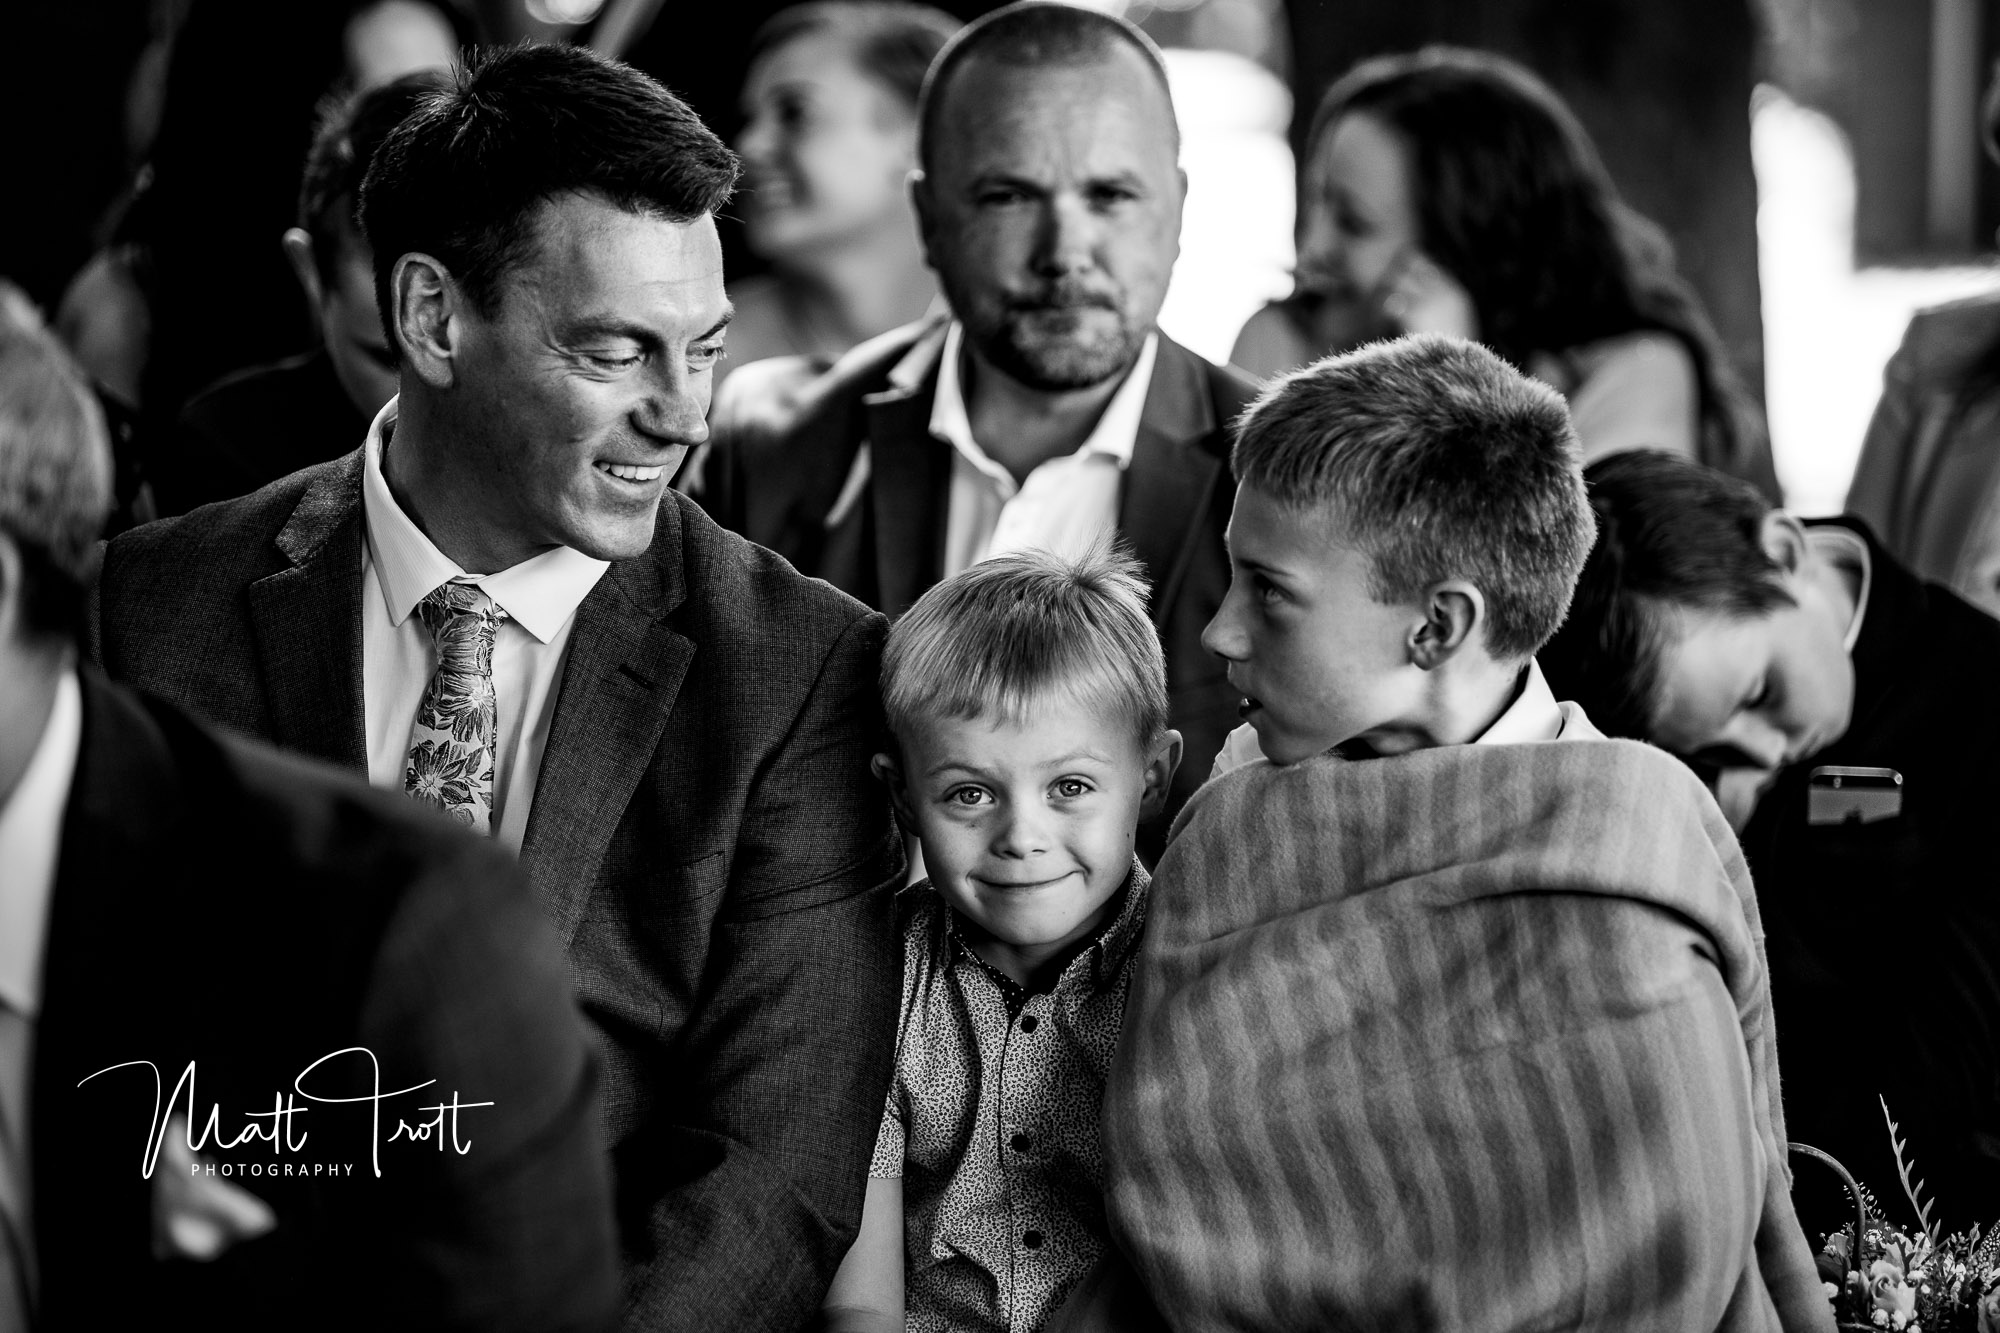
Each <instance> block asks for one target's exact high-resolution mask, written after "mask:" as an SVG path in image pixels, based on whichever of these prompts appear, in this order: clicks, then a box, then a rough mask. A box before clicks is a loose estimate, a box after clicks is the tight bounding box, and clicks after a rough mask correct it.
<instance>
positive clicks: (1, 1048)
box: [0, 671, 83, 1314]
mask: <svg viewBox="0 0 2000 1333" xmlns="http://www.w3.org/2000/svg"><path fill="white" fill-rule="evenodd" d="M82 744H83V691H82V689H81V688H80V687H79V686H78V685H77V681H76V674H75V673H74V672H72V671H64V672H63V674H62V679H60V680H59V681H57V682H56V697H55V705H54V707H52V708H51V709H50V710H49V720H48V722H47V723H46V724H45V725H44V726H43V727H42V738H41V739H40V740H39V741H37V742H36V743H35V753H34V754H33V756H32V757H30V758H29V760H28V767H27V768H26V769H24V770H23V771H22V773H21V779H20V781H19V782H18V783H16V784H15V786H14V791H13V794H12V795H10V796H9V797H8V798H7V801H6V804H4V805H0V1003H4V1005H5V1006H6V1008H7V1009H9V1010H11V1011H12V1012H13V1014H14V1015H18V1018H11V1017H10V1018H4V1019H0V1021H7V1022H18V1021H22V1020H25V1022H26V1024H27V1028H26V1032H27V1034H28V1039H27V1040H26V1041H25V1042H24V1043H22V1044H21V1045H20V1046H19V1048H18V1049H16V1048H15V1046H14V1044H13V1043H11V1042H9V1043H0V1052H4V1053H5V1056H6V1060H5V1064H4V1065H0V1115H4V1116H5V1118H6V1123H7V1125H8V1126H9V1127H10V1133H11V1134H12V1135H16V1136H18V1139H19V1141H18V1142H16V1143H15V1144H14V1152H15V1160H12V1161H9V1162H7V1163H6V1164H5V1169H6V1170H7V1173H8V1177H9V1179H11V1180H12V1181H13V1182H14V1188H16V1189H17V1190H19V1191H20V1195H21V1197H20V1209H21V1217H20V1218H19V1219H18V1221H19V1224H20V1225H22V1226H26V1225H27V1224H28V1219H29V1218H31V1217H32V1216H33V1215H34V1212H33V1209H34V1200H33V1199H32V1197H31V1196H30V1194H29V1190H30V1188H31V1186H32V1184H33V1175H34V1173H33V1170H32V1164H33V1162H34V1156H33V1154H32V1153H31V1152H30V1150H29V1144H28V1131H29V1125H28V1107H29V1103H30V1100H31V1099H30V1095H29V1088H28V1082H29V1077H30V1075H32V1074H33V1073H34V1042H33V1033H34V1023H35V1020H36V1018H37V1016H39V1015H40V1013H41V1010H42V962H43V958H44V957H45V955H46V952H47V944H48V938H47V937H48V925H49V902H50V900H51V899H52V898H53V897H54V895H55V887H56V857H57V854H58V853H59V852H60V850H61V846H62V823H63V810H64V809H65V808H66V807H67V806H68V805H69V791H70V783H71V781H72V780H73V779H74V778H75V776H76V760H77V754H78V752H79V750H80V749H81V748H82ZM22 1241H23V1243H24V1244H31V1243H32V1232H30V1233H28V1235H26V1236H23V1237H22ZM0 1243H4V1241H0ZM23 1257H24V1258H25V1259H26V1261H27V1262H28V1264H29V1266H30V1271H31V1272H32V1268H33V1264H34V1255H33V1252H32V1250H30V1252H29V1253H28V1254H27V1255H25V1256H23ZM0 1304H5V1302H0ZM4 1313H6V1312H5V1311H4V1310H0V1314H4Z"/></svg>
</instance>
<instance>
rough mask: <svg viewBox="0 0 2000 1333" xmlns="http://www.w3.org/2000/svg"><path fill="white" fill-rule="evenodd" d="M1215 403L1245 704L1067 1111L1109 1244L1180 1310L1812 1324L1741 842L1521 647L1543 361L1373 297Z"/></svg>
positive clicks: (1606, 1324) (1669, 767)
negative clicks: (1274, 372)
mask: <svg viewBox="0 0 2000 1333" xmlns="http://www.w3.org/2000/svg"><path fill="white" fill-rule="evenodd" d="M1238 432H1239V433H1238V439H1237V443H1236V448H1235V453H1234V455H1233V459H1232V465H1233V469H1234V472H1235V475H1236V479H1237V483H1238V484H1237V494H1236V507H1235V511H1234V514H1233V516H1232V518H1231V521H1230V526H1229V532H1228V540H1229V547H1230V560H1231V569H1232V577H1233V582H1232V584H1231V587H1230V590H1229V594H1228V597H1227V599H1226V600H1225V602H1224V603H1223V606H1222V608H1221V610H1220V611H1219V612H1218V613H1217V614H1216V616H1215V619H1214V621H1213V622H1212V623H1211V624H1210V626H1209V628H1208V630H1207V634H1206V641H1207V642H1208V644H1209V646H1210V647H1211V648H1212V649H1213V650H1214V651H1216V652H1217V653H1219V654H1220V655H1221V656H1223V657H1224V658H1226V659H1227V660H1228V662H1229V673H1230V677H1231V679H1232V680H1233V681H1234V682H1235V683H1236V685H1237V687H1238V688H1239V689H1241V690H1242V692H1243V694H1244V705H1243V711H1244V715H1245V718H1246V720H1247V721H1248V723H1249V725H1250V728H1251V729H1252V732H1253V734H1254V740H1255V745H1254V747H1248V745H1247V742H1248V739H1249V738H1247V737H1246V738H1241V739H1239V743H1238V746H1237V748H1236V754H1237V756H1238V758H1239V759H1240V760H1241V762H1240V764H1239V766H1238V767H1236V768H1235V769H1234V771H1231V772H1228V773H1225V774H1224V775H1223V776H1221V777H1220V778H1218V779H1217V780H1215V781H1212V782H1210V783H1209V784H1208V785H1207V786H1206V787H1204V788H1203V789H1202V791H1201V792H1199V793H1198V794H1197V795H1196V796H1195V798H1194V800H1193V801H1191V802H1190V803H1189V805H1188V806H1187V808H1186V811H1185V812H1184V813H1183V814H1182V815H1181V817H1180V819H1179V821H1178V823H1177V825H1176V828H1175V831H1174V834H1173V838H1172V840H1171V841H1170V842H1169V844H1168V847H1167V851H1166V855H1165V856H1164V857H1163V858H1162V860H1161V863H1160V866H1159V871H1158V875H1157V878H1156V879H1155V881H1154V889H1153V909H1152V911H1153V915H1152V918H1151V922H1150V925H1149V927H1148V939H1147V945H1146V951H1145V956H1144V958H1143V959H1142V960H1141V964H1140V967H1139V973H1138V977H1137V979H1136V980H1135V982H1134V987H1133V993H1132V999H1131V1004H1130V1007H1129V1010H1128V1013H1127V1016H1126V1018H1127V1022H1126V1032H1125V1037H1124V1044H1123V1046H1122V1048H1121V1051H1120V1055H1119V1060H1118V1065H1117V1067H1116V1069H1115V1070H1114V1072H1113V1075H1112V1077H1111V1079H1110V1081H1109V1086H1108V1088H1107V1092H1106V1098H1105V1104H1104V1111H1103V1115H1104V1135H1105V1151H1106V1156H1107V1170H1108V1175H1109V1182H1108V1186H1107V1208H1108V1211H1109V1215H1110V1219H1111V1225H1112V1228H1113V1231H1114V1234H1116V1235H1117V1236H1118V1238H1119V1240H1120V1243H1121V1246H1122V1247H1123V1249H1124V1250H1125V1253H1126V1254H1127V1256H1128V1257H1129V1259H1130V1261H1131V1264H1132V1267H1133V1270H1134V1271H1135V1272H1136V1274H1137V1284H1138V1285H1139V1286H1141V1287H1142V1288H1143V1289H1144V1290H1146V1291H1148V1292H1149V1293H1150V1295H1151V1297H1152V1299H1153V1303H1154V1304H1155V1306H1156V1307H1157V1308H1158V1310H1159V1311H1160V1313H1161V1314H1162V1315H1163V1316H1164V1317H1165V1319H1166V1322H1168V1323H1169V1324H1171V1325H1172V1326H1173V1327H1175V1328H1188V1329H1218V1328H1256V1329H1263V1330H1286V1329H1299V1330H1306V1329H1324V1328H1371V1329H1373V1328H1379V1329H1431V1328H1437V1329H1455V1330H1489V1329H1490V1330H1503V1329H1530V1328H1536V1329H1540V1328H1619V1329H1628V1328H1661V1329H1669V1328H1670V1329H1691V1330H1692V1329H1716V1328H1730V1329H1760V1330H1761V1329H1775V1328H1780V1327H1783V1328H1813V1329H1827V1330H1830V1329H1831V1328H1832V1320H1831V1315H1830V1311H1829V1306H1828V1304H1827V1301H1826V1298H1825V1296H1824V1295H1823V1294H1822V1292H1821V1289H1820V1284H1819V1279H1818V1276H1817V1274H1816V1273H1815V1272H1814V1269H1813V1261H1812V1255H1811V1253H1810V1251H1809V1249H1808V1248H1807V1245H1806V1242H1805V1238H1804V1236H1803V1234H1802V1233H1801V1231H1800V1229H1799V1225H1798V1221H1797V1219H1796V1217H1795V1216H1794V1214H1793V1212H1792V1207H1791V1202H1790V1199H1789V1196H1788V1193H1787V1187H1788V1184H1789V1172H1788V1169H1787V1166H1786V1145H1785V1138H1784V1127H1783V1119H1782V1116H1781V1113H1780V1111H1779V1102H1778V1083H1777V1061H1776V1054H1775V1051H1774V1048H1773V1045H1772V1039H1771V1029H1770V1006H1769V992H1768V989H1767V980H1766V973H1765V967H1764V958H1763V944H1762V932H1761V930H1760V928H1759V926H1758V922H1757V915H1756V900H1755V898H1754V896H1753V895H1752V893H1751V889H1750V882H1749V877H1748V875H1747V873H1746V871H1745V868H1744V863H1743V859H1742V856H1741V855H1740V853H1739V852H1738V850H1737V847H1736V843H1735V841H1734V839H1733V837H1732V836H1731V834H1730V832H1729V829H1728V826H1727V824H1726V823H1725V822H1724V820H1723V819H1722V816H1721V813H1720V812H1719V811H1718V810H1717V809H1716V807H1715V803H1714V802H1713V800H1711V799H1710V798H1709V796H1708V794H1707V792H1706V791H1705V790H1703V788H1702V787H1701V786H1700V784H1699V783H1698V782H1697V781H1696V780H1695V779H1694V778H1693V776H1692V775H1691V774H1690V773H1688V771H1687V770H1686V769H1685V768H1683V767H1682V766H1681V765H1679V764H1678V763H1676V762H1675V761H1674V760H1673V759H1671V758H1670V757H1668V756H1667V755H1665V754H1663V753H1661V752H1660V751H1657V750H1653V749H1651V748H1649V747H1646V746H1643V745H1638V744H1634V743H1632V742H1627V741H1607V740H1604V739H1603V738H1602V737H1601V736H1599V735H1598V734H1597V733H1596V732H1595V730H1594V729H1592V728H1591V727H1590V726H1589V724H1588V721H1587V720H1586V719H1585V718H1584V717H1583V716H1582V714H1581V713H1580V712H1578V711H1577V710H1576V709H1575V708H1574V706H1573V705H1564V706H1560V707H1559V706H1558V705H1557V703H1556V701H1555V699H1554V697H1553V696H1552V695H1551V694H1550V692H1549V688H1548V686H1547V684H1546V683H1545V682H1544V681H1543V680H1542V678H1541V673H1540V671H1539V669H1538V668H1537V667H1536V666H1535V663H1534V653H1535V651H1536V650H1537V649H1538V648H1539V647H1540V646H1541V644H1542V643H1543V642H1544V641H1545V640H1546V639H1547V638H1548V637H1549V635H1550V634H1551V633H1552V632H1553V631H1554V630H1555V628H1556V625H1557V624H1558V623H1559V622H1560V621H1561V619H1562V617H1563V614H1564V611H1565V609H1566V607H1567V605H1568V602H1569V598H1570V592H1571V588H1572V586H1573V584H1574V582H1575V579H1576V575H1577V571H1578V569H1579V568H1580V566H1581V565H1582V563H1583V560H1584V557H1585V554H1586V553H1587V552H1588V550H1589V549H1590V544H1591V537H1592V531H1593V524H1592V519H1591V515H1590V510H1589V507H1588V505H1587V503H1586V501H1585V496H1584V488H1583V480H1582V476H1581V471H1580V465H1579V458H1578V450H1577V445H1576V437H1575V432H1574V430H1573V429H1572V427H1571V425H1570V422H1569V416H1568V412H1567V410H1566V408H1565V407H1564V405H1563V402H1562V400H1561V399H1560V398H1559V397H1558V396H1557V395H1556V394H1555V393H1554V392H1553V391H1552V390H1550V389H1548V388H1547V387H1545V386H1543V385H1541V384H1539V383H1537V382H1535V381H1533V380H1530V379H1528V378H1527V377H1526V376H1524V375H1522V374H1521V373H1520V372H1518V371H1516V370H1515V369H1514V368H1513V367H1512V366H1510V365H1508V364H1507V363H1506V362H1504V361H1502V360H1501V359H1500V358H1499V357H1497V356H1495V355H1494V354H1493V353H1491V352H1489V351H1487V350H1486V349H1484V348H1482V347H1479V346H1477V345H1475V344H1472V343H1466V342H1460V341H1456V340H1452V339H1444V338H1436V337H1431V338H1406V339H1400V340H1397V341H1395V342H1389V343H1379V344H1375V345H1373V346H1370V347H1367V348H1364V349H1362V350H1360V351H1357V352H1354V353H1351V354H1348V355H1346V356H1342V357H1336V358H1331V359H1329V360H1326V361H1323V362H1320V363H1319V364H1317V365H1314V366H1311V367H1308V368H1306V369H1304V370H1302V371H1299V372H1297V373H1295V374H1293V375H1291V376H1289V377H1287V378H1285V379H1283V380H1280V381H1279V382H1278V383H1276V384H1275V385H1274V386H1272V387H1271V388H1270V389H1269V390H1267V391H1266V393H1265V395H1264V396H1263V397H1262V398H1261V399H1259V400H1258V402H1257V403H1256V404H1255V405H1253V407H1252V408H1251V409H1250V411H1249V412H1248V413H1247V414H1246V415H1245V418H1244V419H1243V421H1242V423H1241V424H1240V426H1239V428H1238ZM1246 749H1250V750H1251V752H1250V753H1249V754H1247V755H1246V754H1245V750H1246ZM1259 755H1261V757H1259Z"/></svg>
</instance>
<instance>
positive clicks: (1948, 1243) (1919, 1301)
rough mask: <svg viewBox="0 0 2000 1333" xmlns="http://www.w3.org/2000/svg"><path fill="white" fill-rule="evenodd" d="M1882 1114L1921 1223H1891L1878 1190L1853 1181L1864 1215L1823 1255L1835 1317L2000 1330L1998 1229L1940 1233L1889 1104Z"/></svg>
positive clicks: (1912, 1328)
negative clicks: (1914, 1225)
mask: <svg viewBox="0 0 2000 1333" xmlns="http://www.w3.org/2000/svg"><path fill="white" fill-rule="evenodd" d="M1882 1116H1883V1118H1884V1119H1885V1120H1888V1123H1889V1142H1890V1143H1891V1145H1892V1146H1893V1147H1894V1148H1895V1150H1896V1166H1897V1168H1898V1170H1899V1171H1900V1173H1901V1175H1902V1186H1903V1193H1904V1195H1905V1196H1906V1197H1907V1198H1908V1199H1909V1201H1910V1206H1911V1207H1912V1208H1915V1209H1916V1211H1917V1219H1918V1221H1919V1222H1920V1223H1921V1224H1922V1225H1921V1226H1920V1227H1918V1228H1916V1229H1914V1230H1912V1229H1909V1228H1906V1227H1902V1226H1899V1225H1897V1224H1896V1223H1893V1222H1890V1221H1889V1220H1888V1219H1887V1218H1885V1217H1884V1216H1883V1215H1882V1210H1881V1208H1880V1207H1879V1206H1878V1205H1877V1204H1876V1202H1875V1197H1874V1195H1872V1194H1870V1193H1869V1192H1868V1190H1867V1189H1866V1188H1865V1187H1862V1186H1859V1185H1857V1186H1855V1187H1854V1188H1855V1192H1856V1194H1857V1195H1858V1196H1859V1202H1860V1213H1861V1217H1860V1218H1858V1219H1857V1220H1856V1221H1855V1222H1852V1223H1849V1224H1848V1225H1847V1226H1845V1227H1842V1228H1841V1229H1840V1230H1839V1231H1836V1232H1834V1233H1833V1234H1832V1235H1830V1236H1828V1237H1827V1238H1826V1248H1825V1249H1823V1250H1821V1251H1820V1253H1819V1258H1818V1264H1819V1274H1820V1277H1821V1278H1823V1279H1824V1280H1825V1283H1826V1295H1827V1299H1828V1300H1830V1301H1832V1302H1833V1308H1834V1317H1835V1318H1836V1319H1837V1320H1838V1321H1839V1322H1840V1326H1841V1327H1842V1328H1844V1329H1845V1328H1857V1329H1858V1328H1867V1329H1876V1328H1883V1329H1889V1330H1892V1333H2000V1229H1993V1228H1989V1229H1988V1230H1987V1231H1986V1232H1985V1233H1984V1234H1983V1235H1982V1234H1981V1232H1980V1229H1979V1228H1978V1227H1977V1226H1974V1227H1973V1228H1972V1230H1970V1231H1961V1232H1958V1233H1957V1234H1955V1235H1950V1236H1941V1235H1939V1234H1938V1228H1937V1226H1936V1224H1935V1223H1934V1222H1932V1220H1931V1208H1932V1205H1931V1200H1930V1198H1929V1196H1928V1195H1926V1194H1925V1192H1924V1182H1923V1181H1922V1180H1921V1179H1919V1178H1917V1177H1916V1175H1915V1174H1914V1173H1913V1172H1912V1171H1911V1169H1910V1164H1909V1159H1908V1158H1906V1157H1905V1156H1904V1144H1903V1140H1902V1138H1901V1137H1900V1132H1899V1131H1898V1129H1897V1128H1896V1122H1895V1121H1894V1120H1889V1106H1888V1103H1887V1102H1884V1103H1883V1105H1882ZM1827 1160H1829V1161H1830V1160H1831V1159H1827ZM1857 1227H1858V1228H1859V1234H1857Z"/></svg>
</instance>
